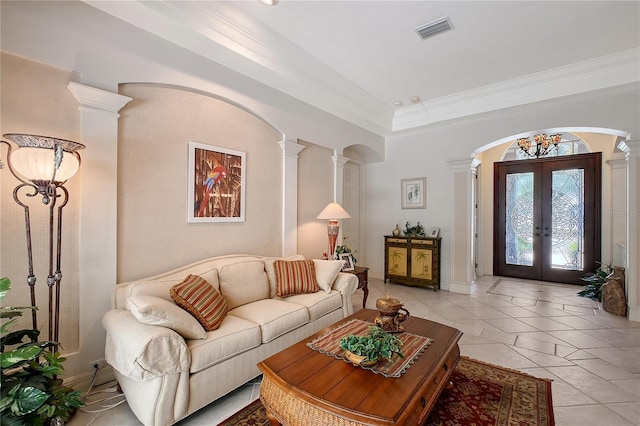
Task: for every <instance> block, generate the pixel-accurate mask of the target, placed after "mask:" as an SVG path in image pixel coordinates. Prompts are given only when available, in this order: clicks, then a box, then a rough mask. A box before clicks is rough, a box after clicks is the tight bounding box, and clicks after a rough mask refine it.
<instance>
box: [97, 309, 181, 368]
mask: <svg viewBox="0 0 640 426" xmlns="http://www.w3.org/2000/svg"><path fill="white" fill-rule="evenodd" d="M102 325H103V327H104V328H105V329H106V330H107V343H106V347H105V359H106V360H107V362H108V363H109V364H110V365H111V366H112V367H113V368H115V369H116V370H118V372H119V373H120V374H122V375H124V376H127V377H130V378H132V379H135V380H148V379H151V378H154V377H158V376H162V375H165V374H175V373H180V372H183V371H188V370H189V366H190V364H191V355H190V352H189V349H188V347H187V344H186V342H185V341H184V339H183V338H182V336H180V335H179V334H178V333H176V332H175V331H173V330H171V329H168V328H165V327H160V326H155V325H148V324H143V323H141V322H140V321H138V320H137V319H136V318H135V317H134V316H133V314H131V312H129V311H127V310H126V309H113V310H110V311H108V312H107V313H106V314H105V315H104V317H103V318H102Z"/></svg>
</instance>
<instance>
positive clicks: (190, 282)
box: [169, 275, 229, 331]
mask: <svg viewBox="0 0 640 426" xmlns="http://www.w3.org/2000/svg"><path fill="white" fill-rule="evenodd" d="M169 294H171V298H172V299H173V301H174V302H176V305H178V306H180V307H181V308H182V309H184V310H186V311H187V312H189V313H190V314H191V315H193V316H194V317H195V319H197V320H198V322H199V323H200V324H202V326H203V327H204V329H205V330H207V331H213V330H215V329H217V328H218V327H220V324H222V320H223V319H224V317H225V316H226V315H227V311H228V310H229V308H228V306H227V302H226V301H225V300H224V297H222V294H220V292H219V291H218V290H216V289H215V288H214V287H213V286H212V285H211V284H209V283H208V282H207V281H206V280H205V279H204V278H202V277H200V276H198V275H187V277H186V278H185V279H184V280H182V282H180V283H178V284H176V285H174V286H173V287H171V288H170V289H169Z"/></svg>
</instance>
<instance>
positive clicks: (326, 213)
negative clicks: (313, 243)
mask: <svg viewBox="0 0 640 426" xmlns="http://www.w3.org/2000/svg"><path fill="white" fill-rule="evenodd" d="M350 217H351V216H350V215H349V213H347V211H346V210H345V209H343V208H342V206H341V205H340V204H338V203H336V202H333V203H329V204H327V207H325V208H324V210H322V211H321V212H320V214H319V215H318V217H316V219H328V220H329V223H328V225H327V235H328V236H329V259H333V257H334V254H335V251H336V245H337V242H338V232H339V231H340V223H339V222H338V219H349V218H350Z"/></svg>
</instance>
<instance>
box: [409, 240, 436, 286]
mask: <svg viewBox="0 0 640 426" xmlns="http://www.w3.org/2000/svg"><path fill="white" fill-rule="evenodd" d="M411 278H418V279H421V280H432V279H433V250H431V249H423V248H415V247H414V248H412V249H411Z"/></svg>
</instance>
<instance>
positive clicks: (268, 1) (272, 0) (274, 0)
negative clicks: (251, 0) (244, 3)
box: [260, 0, 278, 6]
mask: <svg viewBox="0 0 640 426" xmlns="http://www.w3.org/2000/svg"><path fill="white" fill-rule="evenodd" d="M260 3H262V4H264V5H267V6H275V5H276V4H278V0H260Z"/></svg>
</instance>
